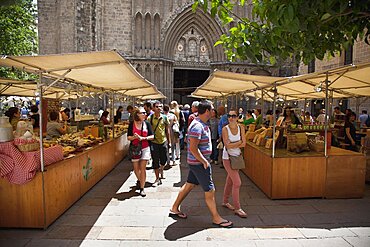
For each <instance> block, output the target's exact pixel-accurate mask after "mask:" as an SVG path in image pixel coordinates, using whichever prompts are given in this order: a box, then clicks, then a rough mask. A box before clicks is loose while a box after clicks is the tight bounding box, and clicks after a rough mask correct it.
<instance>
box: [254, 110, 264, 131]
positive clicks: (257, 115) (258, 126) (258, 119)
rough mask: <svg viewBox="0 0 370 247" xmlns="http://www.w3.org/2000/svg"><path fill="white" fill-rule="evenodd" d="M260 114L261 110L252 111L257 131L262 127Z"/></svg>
mask: <svg viewBox="0 0 370 247" xmlns="http://www.w3.org/2000/svg"><path fill="white" fill-rule="evenodd" d="M261 112H262V110H261V109H254V114H255V115H256V129H259V128H261V127H262V123H263V119H262V115H261Z"/></svg>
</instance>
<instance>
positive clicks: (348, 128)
mask: <svg viewBox="0 0 370 247" xmlns="http://www.w3.org/2000/svg"><path fill="white" fill-rule="evenodd" d="M355 120H356V113H354V112H350V113H348V114H347V115H346V121H345V124H344V129H345V136H344V142H345V143H346V144H347V145H348V146H347V148H346V149H348V150H352V151H358V150H357V146H356V128H355V126H354V124H353V123H354V122H355Z"/></svg>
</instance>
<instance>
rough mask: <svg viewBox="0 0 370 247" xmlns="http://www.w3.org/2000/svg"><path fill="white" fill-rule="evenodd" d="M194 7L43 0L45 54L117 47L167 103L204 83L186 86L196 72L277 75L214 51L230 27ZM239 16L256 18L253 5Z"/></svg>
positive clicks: (168, 1)
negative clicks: (164, 97)
mask: <svg viewBox="0 0 370 247" xmlns="http://www.w3.org/2000/svg"><path fill="white" fill-rule="evenodd" d="M192 3H193V1H189V0H63V1H58V0H38V13H39V20H38V25H39V46H40V54H58V53H71V52H85V51H100V50H112V49H116V50H117V51H119V52H120V53H121V54H122V55H123V56H124V57H125V58H126V59H128V60H129V61H130V62H131V63H132V64H133V66H134V67H135V68H136V70H137V71H138V72H139V73H140V74H142V75H143V76H144V77H145V78H146V79H148V80H149V81H151V82H153V83H154V84H155V85H156V86H157V87H158V89H159V90H160V91H161V92H163V93H164V94H165V95H166V96H167V101H169V100H172V99H174V98H175V99H177V100H180V101H181V99H180V98H178V97H180V96H182V97H184V96H185V98H186V97H187V95H188V94H190V93H191V92H192V91H194V87H195V86H199V85H200V84H202V83H203V82H204V76H203V77H202V78H199V79H198V80H197V78H195V79H194V78H192V82H191V83H189V81H188V82H186V78H185V81H182V82H181V78H184V77H187V76H190V77H191V75H192V74H193V75H196V74H197V73H196V72H197V71H203V72H206V74H205V75H206V77H207V76H208V75H209V73H211V71H213V70H214V69H220V70H226V71H232V72H238V73H245V74H263V75H266V74H269V75H278V73H279V71H278V69H276V68H272V67H271V68H268V69H267V70H261V69H260V68H258V67H257V66H256V65H254V64H251V63H248V62H242V63H230V62H229V61H227V59H226V56H225V54H224V51H223V48H222V47H221V46H216V47H214V43H215V42H216V41H217V40H218V38H219V37H220V35H221V34H223V33H226V32H227V30H228V28H229V27H223V26H222V25H221V24H220V22H219V21H218V20H217V19H213V18H211V16H210V15H209V14H207V13H204V12H203V11H202V10H200V9H198V10H197V11H196V12H193V11H192V8H191V5H192ZM236 12H237V13H238V14H239V15H242V16H248V17H251V8H250V5H249V4H246V5H245V7H243V8H241V7H239V8H238V9H236ZM184 71H187V73H183V72H184ZM193 72H194V73H193ZM203 74H204V73H203ZM206 77H205V78H206ZM176 78H177V79H176ZM179 78H180V80H179ZM176 88H178V90H177V89H176ZM176 90H177V92H178V95H177V96H176ZM174 92H175V93H174ZM182 99H184V98H182Z"/></svg>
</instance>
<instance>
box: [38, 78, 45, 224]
mask: <svg viewBox="0 0 370 247" xmlns="http://www.w3.org/2000/svg"><path fill="white" fill-rule="evenodd" d="M41 78H42V73H41V72H40V73H39V80H38V81H37V89H38V91H39V93H40V95H39V97H40V104H39V115H40V123H39V124H40V125H39V126H40V163H41V167H40V170H41V178H42V206H43V208H42V209H43V213H44V220H43V223H44V229H46V201H45V180H44V179H45V178H44V172H45V168H44V142H43V131H42V125H43V120H42V116H43V114H42V110H43V105H42V97H43V88H42V81H41Z"/></svg>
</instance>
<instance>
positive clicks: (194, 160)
mask: <svg viewBox="0 0 370 247" xmlns="http://www.w3.org/2000/svg"><path fill="white" fill-rule="evenodd" d="M212 109H213V106H212V103H211V102H210V101H208V100H205V101H202V102H200V104H199V106H198V117H197V118H195V119H194V120H193V121H192V122H191V124H190V126H189V129H188V156H187V162H188V164H189V174H188V178H187V181H186V183H185V184H184V185H183V186H182V187H181V189H180V191H179V194H178V196H177V198H176V201H175V202H174V204H173V205H172V208H171V210H170V214H169V215H170V216H171V217H174V218H182V219H186V218H187V215H186V214H185V213H183V212H181V211H180V205H181V203H182V201H183V200H184V199H185V198H186V196H187V195H188V194H189V192H190V191H191V190H192V189H193V188H194V187H195V186H196V185H201V186H202V189H203V190H204V194H205V201H206V204H207V206H208V209H209V210H210V212H211V215H212V222H213V224H214V225H217V226H219V227H227V228H228V227H232V226H233V223H232V222H231V221H228V220H225V219H223V218H222V217H221V216H220V214H219V213H218V211H217V208H216V200H215V186H214V183H213V180H212V169H211V165H210V156H211V153H212V144H211V133H210V130H209V127H208V125H207V124H206V123H207V122H208V120H209V119H210V118H211V111H212Z"/></svg>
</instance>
